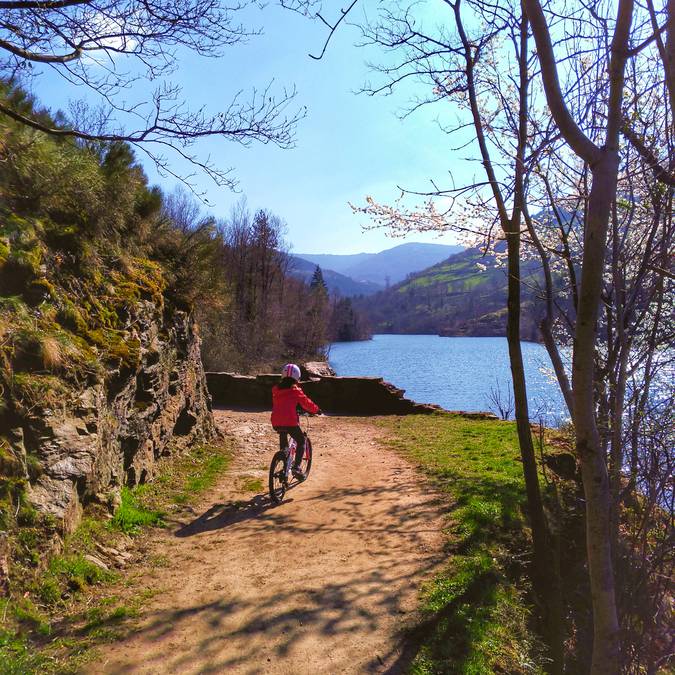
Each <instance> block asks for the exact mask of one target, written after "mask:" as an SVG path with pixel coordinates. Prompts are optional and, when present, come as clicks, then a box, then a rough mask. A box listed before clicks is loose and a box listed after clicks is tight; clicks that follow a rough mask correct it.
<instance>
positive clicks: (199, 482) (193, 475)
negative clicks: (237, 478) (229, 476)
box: [174, 446, 231, 504]
mask: <svg viewBox="0 0 675 675" xmlns="http://www.w3.org/2000/svg"><path fill="white" fill-rule="evenodd" d="M190 458H191V461H192V462H193V467H192V469H191V470H190V471H189V472H188V474H187V476H186V479H185V484H184V486H183V488H182V489H181V490H179V492H178V493H177V494H176V495H175V497H174V502H176V503H177V504H185V503H186V502H189V501H190V499H191V498H192V497H194V496H195V495H199V494H201V493H202V492H205V491H206V490H208V489H209V488H212V487H213V486H214V485H215V483H216V480H217V479H218V476H220V475H221V474H222V473H223V472H224V471H225V469H226V468H227V467H228V466H229V463H230V458H231V456H230V454H229V452H219V451H218V448H214V447H213V446H204V447H201V448H197V449H196V450H194V451H193V452H192V453H191V455H190Z"/></svg>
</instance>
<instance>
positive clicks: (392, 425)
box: [385, 415, 542, 675]
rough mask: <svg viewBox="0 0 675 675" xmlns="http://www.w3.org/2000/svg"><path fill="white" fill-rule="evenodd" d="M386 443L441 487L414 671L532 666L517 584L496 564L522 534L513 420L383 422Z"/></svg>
mask: <svg viewBox="0 0 675 675" xmlns="http://www.w3.org/2000/svg"><path fill="white" fill-rule="evenodd" d="M385 425H386V426H387V427H388V428H389V429H390V430H391V431H392V432H393V434H392V437H391V438H390V440H389V442H390V444H391V446H392V447H393V448H394V449H396V450H397V451H398V452H400V453H401V454H402V455H403V456H405V457H406V458H407V459H409V460H411V461H412V462H413V463H415V464H416V465H417V466H419V467H420V469H421V470H422V471H424V472H425V473H426V474H427V475H428V476H429V478H430V479H431V481H432V483H433V484H434V485H435V486H436V487H437V488H438V489H440V490H441V491H442V492H443V493H445V494H446V495H447V498H448V504H449V507H450V508H449V515H450V522H451V526H450V529H449V532H448V536H449V541H448V547H449V551H450V555H449V559H448V562H447V563H446V565H445V567H444V568H443V570H442V571H441V572H440V573H439V574H438V575H437V576H436V577H435V578H434V579H433V580H431V581H430V582H429V583H428V584H426V585H425V586H424V588H423V590H422V593H421V607H422V623H421V624H420V626H419V627H417V629H416V630H415V635H414V640H413V641H414V642H416V644H417V645H418V648H417V651H416V654H415V657H414V660H413V663H412V666H411V672H412V673H414V674H415V675H432V674H434V675H437V674H441V673H447V674H451V673H452V674H453V675H454V674H463V675H478V674H482V673H485V674H487V673H493V672H508V673H538V672H542V669H541V667H540V665H539V663H538V661H539V660H540V647H539V643H538V641H537V639H536V638H535V637H534V636H533V634H532V633H531V630H530V628H529V625H528V623H529V608H528V606H527V604H526V602H525V601H524V599H523V594H524V591H525V589H524V588H522V586H523V585H524V584H522V583H521V584H520V585H518V584H516V583H515V581H514V580H513V579H511V578H510V576H509V574H508V573H507V570H506V565H507V563H508V561H509V559H510V557H511V556H512V555H513V554H514V553H520V552H521V550H522V548H523V545H524V542H525V538H526V523H525V519H524V517H523V513H522V508H523V506H524V504H525V492H524V484H523V479H522V465H521V464H520V461H519V458H520V454H519V450H518V440H517V435H516V429H515V425H514V424H513V423H510V422H497V421H487V420H485V421H483V420H469V419H465V418H462V417H459V416H450V415H433V416H414V417H404V418H400V419H397V420H396V421H395V422H392V421H387V422H385Z"/></svg>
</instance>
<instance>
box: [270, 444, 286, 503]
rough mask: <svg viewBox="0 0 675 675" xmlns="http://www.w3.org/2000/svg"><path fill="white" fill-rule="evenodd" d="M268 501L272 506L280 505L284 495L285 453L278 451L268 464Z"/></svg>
mask: <svg viewBox="0 0 675 675" xmlns="http://www.w3.org/2000/svg"><path fill="white" fill-rule="evenodd" d="M269 488H270V499H271V500H272V503H273V504H281V501H282V500H283V498H284V495H285V494H286V453H285V452H284V451H283V450H279V451H278V452H277V453H276V454H275V455H274V457H272V463H271V464H270V478H269Z"/></svg>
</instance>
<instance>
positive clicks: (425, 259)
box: [297, 243, 464, 286]
mask: <svg viewBox="0 0 675 675" xmlns="http://www.w3.org/2000/svg"><path fill="white" fill-rule="evenodd" d="M463 250H464V247H463V246H448V245H446V244H415V243H410V244H400V245H399V246H394V247H393V248H389V249H386V250H385V251H380V252H379V253H354V254H351V255H333V254H324V253H298V254H297V257H299V258H303V259H305V260H309V261H310V262H312V263H314V264H316V265H320V266H321V269H322V270H324V272H325V270H327V269H328V270H334V271H335V272H338V273H340V274H344V275H345V276H348V277H351V278H352V279H354V280H355V281H363V282H370V283H374V284H378V285H379V286H385V285H386V284H387V282H389V283H390V284H395V283H397V282H399V281H403V280H404V279H405V278H406V277H407V276H408V275H409V274H412V273H414V272H419V271H420V270H424V269H426V268H427V267H431V266H432V265H435V264H436V263H438V262H440V261H442V260H445V259H446V258H447V257H448V256H450V255H452V254H454V253H458V252H460V251H463Z"/></svg>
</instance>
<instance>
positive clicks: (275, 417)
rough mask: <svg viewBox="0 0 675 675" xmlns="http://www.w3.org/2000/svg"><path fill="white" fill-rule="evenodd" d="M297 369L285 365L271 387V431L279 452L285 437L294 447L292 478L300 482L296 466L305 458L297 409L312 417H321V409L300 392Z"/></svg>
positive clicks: (283, 445)
mask: <svg viewBox="0 0 675 675" xmlns="http://www.w3.org/2000/svg"><path fill="white" fill-rule="evenodd" d="M299 380H300V368H298V366H296V365H295V364H294V363H287V364H286V365H285V366H284V367H283V370H282V371H281V380H280V381H279V383H278V384H275V385H274V386H273V387H272V420H271V421H272V427H273V428H274V430H275V431H276V432H277V433H278V434H279V446H280V447H281V449H282V450H284V449H285V448H286V446H287V445H288V436H291V438H293V439H294V440H295V442H296V443H297V444H298V447H297V450H296V451H295V462H294V464H293V475H294V476H295V477H296V478H297V479H298V480H304V479H305V475H304V473H303V472H302V470H301V469H300V462H302V457H303V455H304V454H305V436H304V434H303V433H302V429H300V419H299V417H298V406H299V407H300V408H302V409H303V410H306V411H307V412H308V413H312V414H313V415H319V414H321V409H320V408H319V406H318V405H316V403H314V401H312V400H311V399H310V398H309V397H308V396H306V395H305V393H304V392H303V391H302V389H301V388H300V385H299V384H298V381H299Z"/></svg>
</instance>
